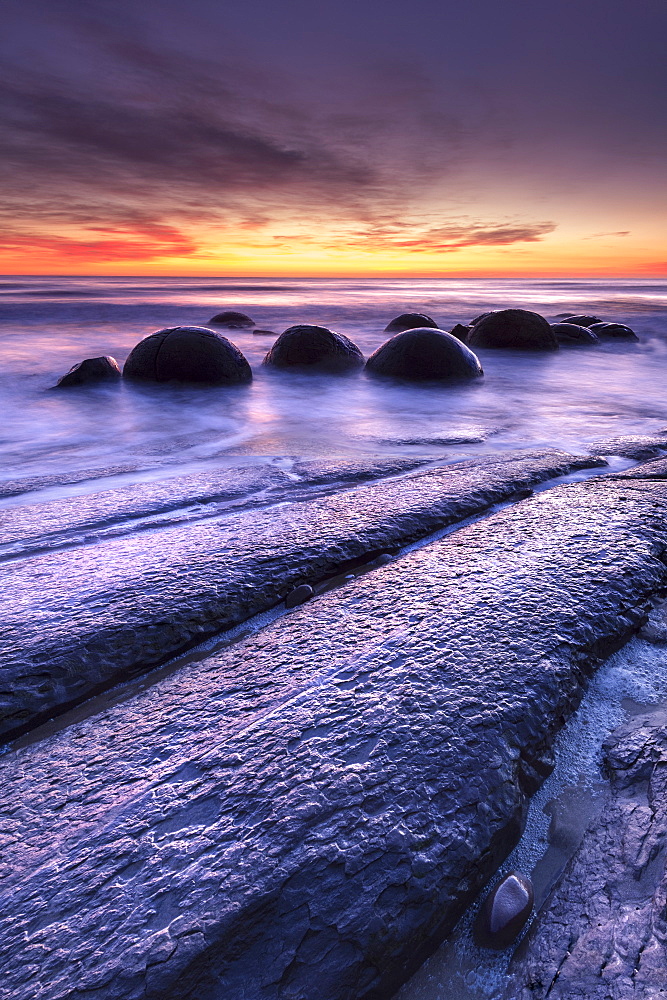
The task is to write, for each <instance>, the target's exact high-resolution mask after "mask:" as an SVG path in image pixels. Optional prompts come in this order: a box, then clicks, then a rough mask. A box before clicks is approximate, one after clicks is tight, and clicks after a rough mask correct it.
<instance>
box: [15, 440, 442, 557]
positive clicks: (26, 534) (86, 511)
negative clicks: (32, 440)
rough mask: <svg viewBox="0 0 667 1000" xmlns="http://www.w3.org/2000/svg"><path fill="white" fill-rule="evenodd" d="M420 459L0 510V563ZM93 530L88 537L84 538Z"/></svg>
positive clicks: (270, 472)
mask: <svg viewBox="0 0 667 1000" xmlns="http://www.w3.org/2000/svg"><path fill="white" fill-rule="evenodd" d="M422 464H423V460H419V459H394V460H388V461H372V460H371V461H368V462H363V461H353V460H349V461H345V460H342V461H331V462H326V461H310V462H298V463H294V465H293V466H292V467H291V469H290V470H289V471H286V470H284V469H283V468H281V467H280V466H278V465H275V464H273V463H267V464H265V465H262V464H253V465H246V466H232V467H231V468H226V469H214V470H211V471H210V472H200V473H194V474H192V475H186V476H168V477H165V478H163V479H153V480H151V481H150V482H142V483H135V484H133V485H128V486H121V487H116V488H115V489H109V490H103V491H100V492H98V493H93V494H92V495H90V496H76V497H71V498H62V497H61V498H59V499H57V500H52V501H47V502H36V503H33V504H22V505H20V506H12V507H6V508H4V509H0V562H2V561H4V560H6V559H9V558H12V559H13V558H16V557H17V556H25V555H27V554H28V553H30V552H38V551H46V550H54V549H57V548H60V547H67V546H71V545H78V544H87V543H89V542H90V541H93V540H94V541H101V540H102V539H103V537H104V538H111V537H114V536H118V535H125V534H128V533H131V532H132V531H137V530H150V529H151V528H153V527H166V526H167V525H168V524H176V523H191V522H193V521H197V520H201V519H204V518H209V517H215V516H216V515H219V514H221V513H223V512H224V511H225V510H226V509H230V510H240V509H241V508H247V507H251V506H260V507H261V506H270V505H271V504H272V503H277V502H279V501H281V500H285V499H290V500H303V499H310V498H312V497H314V496H316V495H317V492H318V491H317V487H322V488H323V489H322V492H326V491H328V490H330V489H336V488H338V489H341V488H344V486H345V485H346V484H352V483H361V482H367V481H369V480H373V479H381V478H383V477H385V476H391V475H399V474H402V473H405V472H409V471H411V470H412V469H416V468H419V466H420V465H422ZM90 532H93V533H94V536H93V537H92V538H91V537H89V533H90Z"/></svg>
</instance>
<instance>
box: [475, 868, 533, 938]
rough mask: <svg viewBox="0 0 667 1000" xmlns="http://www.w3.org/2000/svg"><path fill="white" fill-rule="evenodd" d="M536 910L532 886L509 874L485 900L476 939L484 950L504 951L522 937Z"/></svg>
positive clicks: (478, 921)
mask: <svg viewBox="0 0 667 1000" xmlns="http://www.w3.org/2000/svg"><path fill="white" fill-rule="evenodd" d="M532 909H533V884H532V882H531V881H530V879H529V878H526V877H525V875H521V874H520V872H510V874H509V875H506V876H505V878H504V879H502V881H500V882H499V883H498V885H497V886H496V887H495V889H492V891H491V892H490V893H489V895H488V896H487V897H486V899H485V900H484V903H483V904H482V908H481V910H480V911H479V914H478V916H477V920H476V921H475V940H476V941H477V944H479V945H481V946H482V947H483V948H494V949H496V950H498V951H502V949H503V948H507V947H508V946H509V945H510V944H512V942H513V941H514V940H516V938H517V937H518V935H519V932H520V931H521V929H522V928H523V927H524V925H525V923H526V921H527V920H528V917H529V916H530V913H531V910H532Z"/></svg>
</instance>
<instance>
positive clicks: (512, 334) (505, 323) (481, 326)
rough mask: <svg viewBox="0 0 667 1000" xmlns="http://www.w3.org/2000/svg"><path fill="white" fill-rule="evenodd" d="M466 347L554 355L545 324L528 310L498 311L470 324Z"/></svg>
mask: <svg viewBox="0 0 667 1000" xmlns="http://www.w3.org/2000/svg"><path fill="white" fill-rule="evenodd" d="M473 324H474V325H473V327H472V329H471V331H470V333H469V334H468V344H469V345H470V347H473V348H476V347H494V348H506V349H510V350H515V351H556V350H558V340H557V339H556V334H555V333H554V332H553V330H552V328H551V327H550V326H549V323H548V322H547V320H546V319H545V318H544V317H543V316H540V315H539V313H535V312H531V311H530V310H528V309H501V310H499V311H498V312H492V313H489V314H488V316H483V317H481V318H479V319H477V320H474V321H473Z"/></svg>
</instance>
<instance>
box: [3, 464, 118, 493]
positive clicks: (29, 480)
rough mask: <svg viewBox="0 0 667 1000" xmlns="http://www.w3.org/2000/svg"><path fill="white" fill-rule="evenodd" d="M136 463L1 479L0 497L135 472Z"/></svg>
mask: <svg viewBox="0 0 667 1000" xmlns="http://www.w3.org/2000/svg"><path fill="white" fill-rule="evenodd" d="M136 469H137V466H136V465H130V464H127V465H112V466H107V467H106V468H102V469H81V470H78V471H76V470H74V471H71V472H52V473H46V474H44V475H41V476H20V477H18V478H16V479H2V480H0V499H5V498H7V497H15V496H21V495H22V494H24V493H33V492H35V491H37V490H44V489H48V488H49V487H51V486H66V485H74V484H76V483H85V482H88V481H90V480H95V479H106V478H107V477H110V476H121V475H124V474H125V473H128V472H135V471H136Z"/></svg>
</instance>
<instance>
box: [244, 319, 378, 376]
mask: <svg viewBox="0 0 667 1000" xmlns="http://www.w3.org/2000/svg"><path fill="white" fill-rule="evenodd" d="M262 363H263V364H265V365H270V366H272V367H273V368H293V367H302V368H305V367H307V368H311V369H314V370H317V371H329V372H336V371H346V370H347V369H349V368H358V367H359V366H360V365H363V363H364V356H363V354H362V353H361V351H360V350H359V348H358V347H357V345H356V344H353V343H352V341H351V340H349V339H348V338H347V337H344V336H343V334H342V333H334V331H333V330H329V329H327V327H326V326H310V325H309V324H307V323H304V324H301V325H299V326H290V327H289V329H287V330H285V332H284V333H281V334H280V336H279V337H278V339H277V340H276V342H275V343H274V344H273V346H272V347H271V350H270V351H269V353H268V354H267V355H266V357H265V358H264V361H263V362H262Z"/></svg>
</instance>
